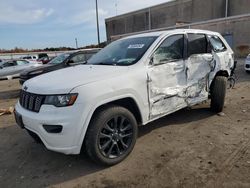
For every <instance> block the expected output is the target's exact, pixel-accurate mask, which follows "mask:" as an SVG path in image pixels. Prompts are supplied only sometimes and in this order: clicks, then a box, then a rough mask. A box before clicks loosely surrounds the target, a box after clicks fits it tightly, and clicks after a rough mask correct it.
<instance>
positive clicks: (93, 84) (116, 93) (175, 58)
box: [15, 29, 234, 165]
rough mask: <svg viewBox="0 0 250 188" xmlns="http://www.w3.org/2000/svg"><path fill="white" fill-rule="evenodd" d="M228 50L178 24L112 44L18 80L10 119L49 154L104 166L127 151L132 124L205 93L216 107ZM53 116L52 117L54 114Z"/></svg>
mask: <svg viewBox="0 0 250 188" xmlns="http://www.w3.org/2000/svg"><path fill="white" fill-rule="evenodd" d="M233 66H234V53H233V51H232V49H231V48H230V46H229V45H228V44H227V42H226V41H225V39H224V38H223V37H222V36H221V35H220V34H219V33H216V32H210V31H203V30H194V29H180V30H168V31H161V32H152V33H144V34H139V35H134V36H129V37H126V38H122V39H120V40H117V41H114V42H112V43H111V44H109V45H108V46H106V47H105V48H104V49H102V50H101V51H100V52H99V53H97V54H96V55H95V56H93V57H92V58H91V59H90V60H89V61H88V63H87V64H86V65H78V66H72V67H69V68H66V69H62V70H58V71H54V72H50V73H48V74H44V75H42V76H39V77H37V78H35V79H31V80H29V81H27V82H25V83H24V85H23V88H22V91H21V94H20V99H19V102H18V103H17V104H16V106H15V117H16V122H17V124H18V125H19V126H20V127H22V128H25V129H26V130H28V132H29V133H30V134H31V136H32V137H33V138H35V139H36V140H39V139H40V140H41V141H42V142H43V143H44V145H45V146H46V147H47V148H48V149H50V150H53V151H57V152H62V153H65V154H79V153H80V151H86V153H87V154H88V155H89V157H90V158H91V159H93V160H94V161H96V162H98V163H101V164H104V165H114V164H117V163H119V162H121V161H122V160H124V159H125V158H126V157H127V156H128V155H129V153H130V152H131V151H132V149H133V147H134V145H135V143H136V138H137V133H138V126H139V125H146V124H148V123H149V122H152V121H154V120H156V119H159V118H161V117H163V116H165V115H168V114H171V113H173V112H175V111H177V110H180V109H182V108H186V107H190V106H194V105H196V104H199V103H201V102H204V101H206V100H208V99H209V98H211V103H210V107H211V110H212V111H214V112H215V113H218V112H221V111H222V110H223V107H224V101H225V96H226V86H227V79H228V77H229V75H230V74H231V70H232V67H233ZM55 114H56V115H55Z"/></svg>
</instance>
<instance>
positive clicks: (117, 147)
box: [115, 143, 121, 156]
mask: <svg viewBox="0 0 250 188" xmlns="http://www.w3.org/2000/svg"><path fill="white" fill-rule="evenodd" d="M115 145H116V149H117V152H118V156H119V155H120V154H121V151H120V148H119V145H118V143H116V144H115Z"/></svg>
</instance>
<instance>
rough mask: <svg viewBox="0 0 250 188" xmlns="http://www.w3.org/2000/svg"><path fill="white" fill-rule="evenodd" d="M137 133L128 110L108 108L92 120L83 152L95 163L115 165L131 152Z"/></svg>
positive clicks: (136, 126)
mask: <svg viewBox="0 0 250 188" xmlns="http://www.w3.org/2000/svg"><path fill="white" fill-rule="evenodd" d="M137 132H138V125H137V122H136V119H135V117H134V116H133V114H132V113H131V112H130V111H129V110H127V109H126V108H124V107H120V106H108V107H106V108H104V109H102V110H100V111H98V112H97V113H96V114H95V115H94V117H93V118H92V120H91V122H90V125H89V128H88V130H87V133H86V136H85V141H84V146H85V150H86V152H87V154H88V156H89V157H90V158H91V159H92V160H93V161H95V162H96V163H99V164H102V165H106V166H111V165H115V164H117V163H119V162H121V161H122V160H124V159H125V158H126V157H127V156H128V155H129V153H130V152H131V151H132V150H133V148H134V145H135V142H136V138H137Z"/></svg>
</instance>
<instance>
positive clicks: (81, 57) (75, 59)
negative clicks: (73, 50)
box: [71, 54, 85, 63]
mask: <svg viewBox="0 0 250 188" xmlns="http://www.w3.org/2000/svg"><path fill="white" fill-rule="evenodd" d="M71 60H72V61H73V62H74V63H82V62H84V61H85V54H77V55H75V56H74V57H72V58H71Z"/></svg>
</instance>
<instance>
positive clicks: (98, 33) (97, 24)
mask: <svg viewBox="0 0 250 188" xmlns="http://www.w3.org/2000/svg"><path fill="white" fill-rule="evenodd" d="M95 5H96V6H95V7H96V26H97V38H98V46H100V31H99V17H98V2H97V0H95Z"/></svg>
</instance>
